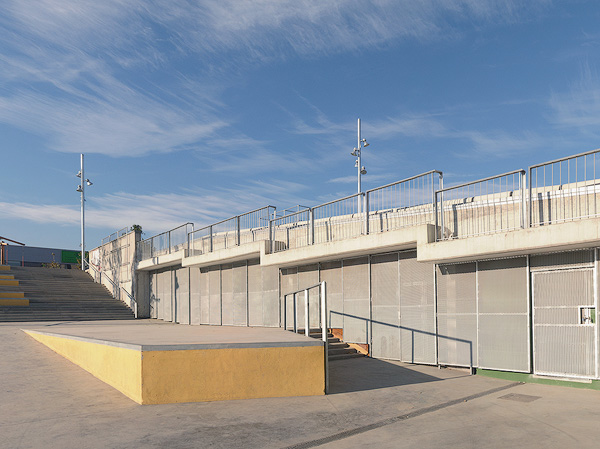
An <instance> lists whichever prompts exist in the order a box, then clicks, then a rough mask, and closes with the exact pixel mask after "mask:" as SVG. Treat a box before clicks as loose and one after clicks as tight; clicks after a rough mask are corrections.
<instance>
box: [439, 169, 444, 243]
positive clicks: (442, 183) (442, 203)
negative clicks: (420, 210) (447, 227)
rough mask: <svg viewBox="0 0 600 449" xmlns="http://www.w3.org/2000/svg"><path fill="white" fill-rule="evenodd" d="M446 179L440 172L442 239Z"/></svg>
mask: <svg viewBox="0 0 600 449" xmlns="http://www.w3.org/2000/svg"><path fill="white" fill-rule="evenodd" d="M443 190H444V180H443V178H442V175H441V174H440V226H441V232H440V240H444V232H445V231H444V192H443Z"/></svg>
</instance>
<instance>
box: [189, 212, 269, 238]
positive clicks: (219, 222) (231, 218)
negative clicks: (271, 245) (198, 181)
mask: <svg viewBox="0 0 600 449" xmlns="http://www.w3.org/2000/svg"><path fill="white" fill-rule="evenodd" d="M271 207H272V208H273V209H276V208H275V206H263V207H259V208H258V209H254V210H251V211H250V212H244V213H243V214H239V215H234V216H233V217H229V218H226V219H225V220H221V221H217V222H216V223H212V224H209V225H208V226H204V227H203V228H199V229H196V230H195V231H194V232H199V231H203V230H205V229H209V228H211V227H214V226H216V225H220V224H221V223H225V222H226V221H229V220H233V219H235V218H238V217H243V216H244V215H250V214H253V213H254V212H258V211H260V210H263V209H267V208H271Z"/></svg>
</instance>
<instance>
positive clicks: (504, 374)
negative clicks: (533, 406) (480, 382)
mask: <svg viewBox="0 0 600 449" xmlns="http://www.w3.org/2000/svg"><path fill="white" fill-rule="evenodd" d="M476 374H477V375H480V376H486V377H493V378H495V379H504V380H510V381H513V382H526V383H532V384H543V385H557V386H560V387H572V388H587V389H589V390H600V381H598V380H592V381H591V383H588V382H577V381H568V380H559V379H552V378H547V379H544V378H540V377H534V376H533V375H532V374H527V373H513V372H509V371H494V370H489V369H479V368H478V369H477V372H476Z"/></svg>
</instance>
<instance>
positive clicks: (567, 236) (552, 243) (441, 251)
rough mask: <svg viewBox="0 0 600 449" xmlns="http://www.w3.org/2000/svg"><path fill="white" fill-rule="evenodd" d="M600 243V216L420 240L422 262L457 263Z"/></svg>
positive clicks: (562, 249)
mask: <svg viewBox="0 0 600 449" xmlns="http://www.w3.org/2000/svg"><path fill="white" fill-rule="evenodd" d="M593 246H600V218H589V219H585V220H577V221H571V222H567V223H557V224H551V225H547V226H536V227H533V228H526V229H518V230H515V231H509V232H502V233H497V234H489V235H480V236H476V237H468V238H464V239H455V240H445V241H442V242H429V243H427V242H426V241H421V242H420V243H419V245H418V247H417V260H418V261H419V262H434V263H454V262H464V261H472V260H477V259H492V258H496V257H510V256H519V255H526V254H539V253H547V252H553V251H570V250H576V249H583V248H590V247H593Z"/></svg>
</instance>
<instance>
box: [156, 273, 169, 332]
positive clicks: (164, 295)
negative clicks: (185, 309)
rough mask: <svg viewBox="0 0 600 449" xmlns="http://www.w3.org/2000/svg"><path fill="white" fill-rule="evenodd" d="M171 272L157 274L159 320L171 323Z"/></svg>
mask: <svg viewBox="0 0 600 449" xmlns="http://www.w3.org/2000/svg"><path fill="white" fill-rule="evenodd" d="M171 276H172V275H171V270H170V269H167V270H166V271H162V272H159V274H158V277H159V280H158V285H159V286H160V293H161V295H160V306H159V308H158V310H159V318H160V319H162V320H165V321H173V289H172V285H171V284H172V283H171Z"/></svg>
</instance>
